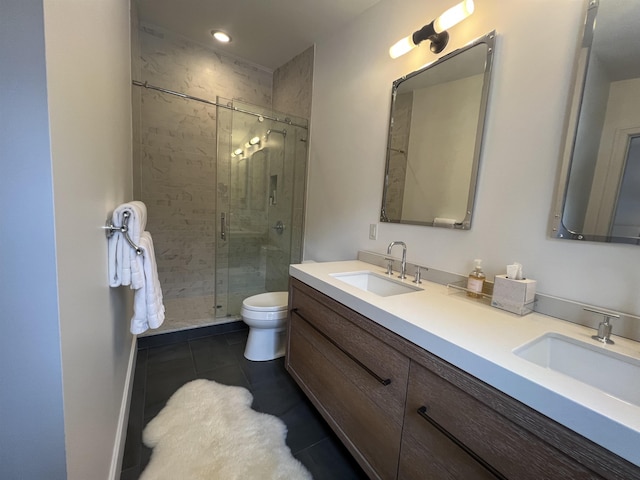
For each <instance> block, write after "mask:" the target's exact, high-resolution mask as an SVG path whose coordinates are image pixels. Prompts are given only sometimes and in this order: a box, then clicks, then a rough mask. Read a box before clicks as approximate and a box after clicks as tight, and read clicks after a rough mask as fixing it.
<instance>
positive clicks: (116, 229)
mask: <svg viewBox="0 0 640 480" xmlns="http://www.w3.org/2000/svg"><path fill="white" fill-rule="evenodd" d="M122 216H123V221H122V226H121V227H118V226H115V225H114V224H113V223H111V219H110V218H109V219H107V224H106V225H105V226H104V227H102V228H104V229H105V230H106V232H105V233H106V235H107V238H111V237H112V236H113V234H114V233H115V232H120V233H122V234H123V235H124V239H125V240H126V241H127V243H128V244H129V245H131V248H133V249H134V250H135V251H136V253H137V254H138V255H142V249H141V248H140V247H138V246H137V245H136V244H135V243H133V241H132V240H131V238H130V237H129V226H128V224H129V217H130V216H131V214H130V213H129V212H123V213H122Z"/></svg>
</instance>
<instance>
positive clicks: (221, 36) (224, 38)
mask: <svg viewBox="0 0 640 480" xmlns="http://www.w3.org/2000/svg"><path fill="white" fill-rule="evenodd" d="M211 36H212V37H213V38H215V39H216V40H217V41H219V42H220V43H229V42H230V41H231V37H230V36H229V35H228V34H227V33H225V32H223V31H222V30H211Z"/></svg>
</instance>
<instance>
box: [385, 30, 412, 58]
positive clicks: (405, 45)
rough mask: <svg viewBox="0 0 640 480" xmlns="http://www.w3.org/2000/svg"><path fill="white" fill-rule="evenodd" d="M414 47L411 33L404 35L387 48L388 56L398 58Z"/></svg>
mask: <svg viewBox="0 0 640 480" xmlns="http://www.w3.org/2000/svg"><path fill="white" fill-rule="evenodd" d="M415 47H416V44H415V43H413V38H412V35H409V36H408V37H405V38H403V39H402V40H399V41H397V42H396V43H395V44H394V45H393V46H392V47H391V48H390V49H389V56H390V57H391V58H398V57H400V56H402V55H404V54H405V53H407V52H408V51H410V50H412V49H413V48H415Z"/></svg>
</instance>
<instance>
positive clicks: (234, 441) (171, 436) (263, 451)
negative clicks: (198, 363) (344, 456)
mask: <svg viewBox="0 0 640 480" xmlns="http://www.w3.org/2000/svg"><path fill="white" fill-rule="evenodd" d="M252 400H253V397H252V396H251V393H250V392H249V391H248V390H247V389H245V388H242V387H230V386H226V385H221V384H219V383H216V382H213V381H209V380H195V381H193V382H190V383H187V384H186V385H184V386H182V387H181V388H180V389H179V390H178V391H177V392H176V393H174V394H173V396H172V397H171V398H170V399H169V401H168V402H167V405H166V406H165V407H164V408H163V409H162V411H161V412H160V413H159V414H158V415H157V416H156V417H155V418H154V419H153V420H151V422H149V424H148V425H147V426H146V428H145V429H144V433H143V441H144V443H145V445H147V446H148V447H150V448H153V454H152V456H151V460H150V461H149V465H148V466H147V468H146V469H145V470H144V472H143V473H142V475H141V476H140V479H141V480H165V479H166V480H177V479H180V480H205V479H206V480H214V479H224V480H233V479H238V480H240V479H242V480H252V479H260V480H267V479H270V480H294V479H296V480H297V479H300V480H311V478H312V477H311V475H310V474H309V472H308V471H307V470H306V469H305V467H304V466H303V465H302V464H301V463H300V462H299V461H298V460H296V459H295V458H294V457H293V456H292V455H291V451H290V450H289V448H288V447H287V446H286V444H285V437H286V434H287V427H286V426H285V424H284V423H283V422H282V421H281V420H280V419H279V418H277V417H274V416H272V415H267V414H264V413H259V412H256V411H254V410H251V402H252Z"/></svg>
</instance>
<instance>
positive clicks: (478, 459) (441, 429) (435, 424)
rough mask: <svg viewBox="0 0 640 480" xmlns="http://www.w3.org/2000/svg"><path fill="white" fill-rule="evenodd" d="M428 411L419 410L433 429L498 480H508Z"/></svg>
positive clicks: (422, 408) (423, 408)
mask: <svg viewBox="0 0 640 480" xmlns="http://www.w3.org/2000/svg"><path fill="white" fill-rule="evenodd" d="M427 410H428V409H427V407H426V406H424V405H423V406H421V407H420V408H418V415H420V416H421V417H422V418H423V419H425V420H426V421H427V422H429V423H430V424H431V425H432V426H433V427H435V428H436V430H438V431H439V432H440V433H442V434H443V435H444V436H445V437H447V438H448V439H449V440H451V441H452V442H453V443H455V444H456V445H457V446H458V447H460V448H461V449H462V450H464V451H465V452H466V453H467V455H469V456H470V457H471V458H473V459H474V460H475V461H476V462H478V463H479V464H480V465H482V466H483V467H484V468H486V469H487V470H489V472H491V474H492V475H494V476H495V477H496V478H498V479H500V480H507V477H505V476H504V475H502V474H501V473H500V472H499V471H497V470H496V469H495V468H494V467H492V466H491V465H490V464H488V463H487V462H486V461H485V460H484V459H483V458H482V457H480V456H479V455H478V454H477V453H475V452H474V451H473V450H471V449H470V448H469V447H467V446H466V445H465V444H464V443H462V442H461V441H460V440H458V439H457V438H456V437H454V436H453V435H452V434H451V433H449V432H448V431H447V430H445V429H444V427H443V426H442V425H440V424H439V423H438V422H436V421H435V420H434V419H433V418H431V417H430V416H429V414H428V413H427Z"/></svg>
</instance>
